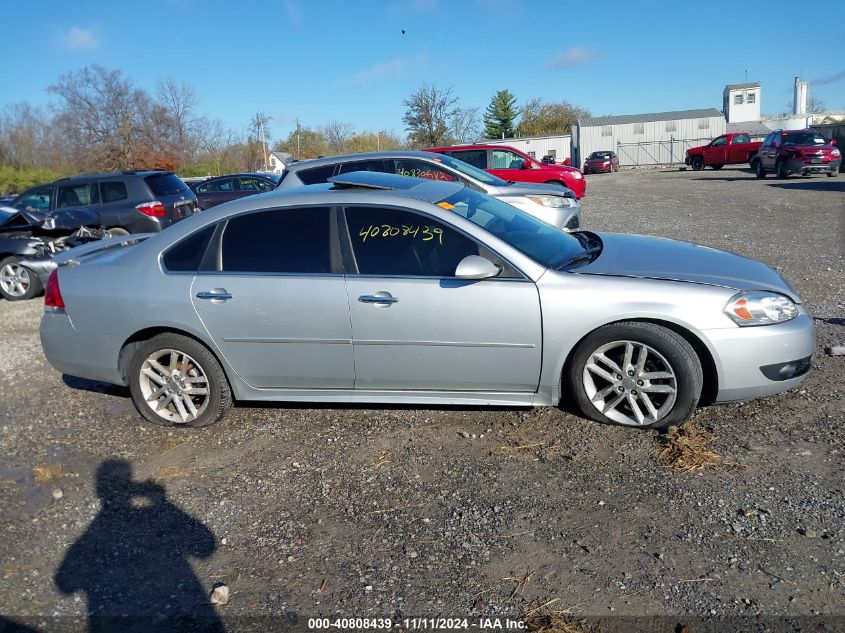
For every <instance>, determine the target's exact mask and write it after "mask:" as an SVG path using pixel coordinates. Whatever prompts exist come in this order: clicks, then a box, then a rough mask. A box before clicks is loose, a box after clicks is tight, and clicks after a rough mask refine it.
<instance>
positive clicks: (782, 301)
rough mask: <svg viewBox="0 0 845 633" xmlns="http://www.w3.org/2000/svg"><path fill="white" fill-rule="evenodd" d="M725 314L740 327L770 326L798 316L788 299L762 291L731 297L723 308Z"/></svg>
mask: <svg viewBox="0 0 845 633" xmlns="http://www.w3.org/2000/svg"><path fill="white" fill-rule="evenodd" d="M725 314H727V315H728V316H729V317H730V318H731V319H733V321H734V323H736V324H737V325H741V326H746V325H772V324H773V323H783V322H784V321H789V320H790V319H794V318H795V317H796V316H798V308H797V307H795V304H794V303H793V302H792V300H791V299H790V298H789V297H785V296H783V295H779V294H776V293H774V292H766V291H764V290H749V291H747V292H740V293H739V294H735V295H734V296H733V297H731V300H730V301H728V305H726V306H725Z"/></svg>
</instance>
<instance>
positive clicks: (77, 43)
mask: <svg viewBox="0 0 845 633" xmlns="http://www.w3.org/2000/svg"><path fill="white" fill-rule="evenodd" d="M62 42H63V43H64V45H65V48H67V49H68V50H71V51H92V50H94V49H95V48H97V36H96V35H94V31H92V30H91V29H82V28H80V27H78V26H74V27H71V29H70V31H68V32H67V33H65V34H64V35H63V36H62Z"/></svg>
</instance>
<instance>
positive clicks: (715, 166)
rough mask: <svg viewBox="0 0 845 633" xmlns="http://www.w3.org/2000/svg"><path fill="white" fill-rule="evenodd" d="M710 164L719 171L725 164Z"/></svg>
mask: <svg viewBox="0 0 845 633" xmlns="http://www.w3.org/2000/svg"><path fill="white" fill-rule="evenodd" d="M710 166H711V167H712V168H713V169H715V170H716V171H719V170H720V169H721V168H722V167H724V165H710Z"/></svg>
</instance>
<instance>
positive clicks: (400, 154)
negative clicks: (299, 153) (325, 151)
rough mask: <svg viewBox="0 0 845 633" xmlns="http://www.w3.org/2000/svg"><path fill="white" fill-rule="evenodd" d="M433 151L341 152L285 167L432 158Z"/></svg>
mask: <svg viewBox="0 0 845 633" xmlns="http://www.w3.org/2000/svg"><path fill="white" fill-rule="evenodd" d="M432 156H433V153H432V152H427V151H426V152H424V151H422V150H415V149H408V150H385V151H383V152H361V153H359V154H339V155H338V156H326V157H323V158H309V159H306V160H301V161H297V162H295V163H291V164H290V165H287V166H286V167H285V170H286V171H291V172H296V171H299V170H300V169H310V168H311V167H319V166H321V165H332V164H334V163H345V162H349V161H352V160H367V159H375V158H422V159H425V160H432Z"/></svg>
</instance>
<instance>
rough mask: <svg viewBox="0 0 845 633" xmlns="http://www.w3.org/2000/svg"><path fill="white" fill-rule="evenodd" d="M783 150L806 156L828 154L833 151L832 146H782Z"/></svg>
mask: <svg viewBox="0 0 845 633" xmlns="http://www.w3.org/2000/svg"><path fill="white" fill-rule="evenodd" d="M784 149H787V150H792V151H795V152H800V153H802V154H808V155H816V154H830V152H831V151H833V145H810V144H806V145H784Z"/></svg>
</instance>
